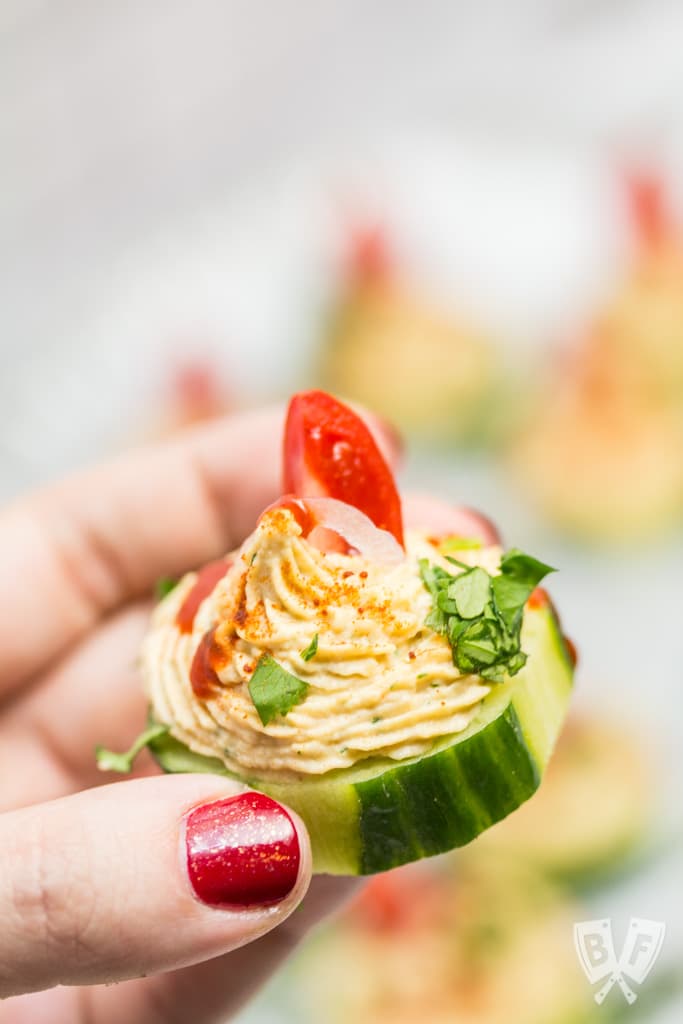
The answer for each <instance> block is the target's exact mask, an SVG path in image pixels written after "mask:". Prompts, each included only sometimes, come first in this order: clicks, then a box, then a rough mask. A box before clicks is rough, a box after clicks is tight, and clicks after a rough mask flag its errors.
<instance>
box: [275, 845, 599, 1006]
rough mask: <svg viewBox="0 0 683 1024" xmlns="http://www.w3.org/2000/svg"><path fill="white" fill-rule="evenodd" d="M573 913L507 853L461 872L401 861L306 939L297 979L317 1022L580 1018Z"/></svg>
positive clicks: (581, 988) (581, 985)
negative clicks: (396, 868)
mask: <svg viewBox="0 0 683 1024" xmlns="http://www.w3.org/2000/svg"><path fill="white" fill-rule="evenodd" d="M581 916H582V910H581V908H579V907H578V906H576V905H575V904H573V903H572V902H571V901H570V900H568V899H567V897H566V896H565V894H564V892H563V891H562V889H561V888H559V887H558V886H556V885H555V884H554V883H553V882H552V881H550V880H549V879H547V878H543V877H542V876H540V875H538V874H537V873H535V872H534V871H533V870H529V869H528V868H527V867H525V866H524V865H523V864H522V863H520V862H519V861H517V860H516V859H515V858H507V859H501V858H500V857H490V856H489V857H483V856H482V857H480V858H472V859H470V860H468V861H467V862H466V863H464V862H463V864H462V866H461V867H459V869H458V873H457V876H456V875H455V874H454V873H439V872H434V871H431V872H426V871H424V870H416V869H414V868H408V869H406V868H402V869H400V870H399V871H394V872H391V873H390V874H388V875H383V876H381V877H378V878H376V879H372V881H371V882H370V883H369V885H368V886H367V887H366V888H365V889H364V891H363V892H362V894H361V896H360V898H359V899H358V900H357V902H356V903H355V904H354V905H353V906H352V907H351V908H350V910H349V911H348V912H347V914H346V915H345V917H344V918H343V919H342V920H340V921H339V922H338V923H337V925H336V927H335V928H334V929H330V930H328V932H327V933H326V934H325V935H324V936H322V937H321V938H320V939H319V941H318V943H317V944H313V945H310V946H309V947H308V948H307V950H306V951H305V953H304V954H302V956H301V957H300V959H299V962H298V964H297V968H298V970H297V973H296V979H295V980H296V985H297V987H298V988H299V990H300V991H301V993H302V1000H303V1001H304V1002H305V1004H306V1011H307V1013H308V1014H310V1018H309V1019H310V1020H315V1021H317V1022H321V1024H322V1022H324V1024H337V1022H339V1024H341V1022H346V1021H349V1020H353V1021H355V1022H356V1024H425V1022H429V1024H579V1022H582V1024H583V1022H586V1024H588V1022H589V1021H592V1020H594V1019H596V1018H594V1016H593V1010H592V1007H591V1004H592V1005H593V1007H594V1004H593V1002H592V994H591V990H590V988H589V986H588V985H587V984H586V979H585V978H584V976H583V974H582V972H581V969H580V967H579V964H578V962H577V959H576V955H575V953H574V948H573V945H572V943H571V934H572V924H573V921H575V920H580V919H581ZM568 937H569V938H568ZM350 978H352V979H353V984H349V983H348V981H349V979H350ZM330 992H334V993H335V998H334V1000H332V999H330Z"/></svg>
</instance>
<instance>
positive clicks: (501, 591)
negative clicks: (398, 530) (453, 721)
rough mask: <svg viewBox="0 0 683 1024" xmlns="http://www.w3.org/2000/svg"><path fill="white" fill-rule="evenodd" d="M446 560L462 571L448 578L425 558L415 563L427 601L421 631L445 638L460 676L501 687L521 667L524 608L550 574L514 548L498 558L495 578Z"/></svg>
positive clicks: (451, 558)
mask: <svg viewBox="0 0 683 1024" xmlns="http://www.w3.org/2000/svg"><path fill="white" fill-rule="evenodd" d="M446 557H447V559H448V561H449V562H451V563H452V564H453V565H455V566H456V567H457V568H459V569H461V570H462V571H461V572H460V573H458V574H457V575H452V574H451V573H449V572H447V571H446V570H445V569H443V568H442V567H441V566H439V565H434V564H432V563H430V562H429V560H428V559H426V558H421V559H420V561H419V566H420V575H421V577H422V582H423V583H424V585H425V587H426V588H427V590H428V591H429V593H430V594H431V597H432V609H431V611H430V613H429V615H428V616H427V619H426V620H425V625H426V626H428V627H429V628H430V629H433V630H434V632H436V633H441V634H442V635H443V636H445V637H447V639H448V642H449V643H450V645H451V649H452V651H453V664H454V665H455V666H456V667H457V668H458V669H459V670H460V671H461V672H467V673H472V674H475V675H479V676H481V678H482V679H486V680H487V681H488V682H493V683H501V682H503V680H504V679H505V678H506V677H507V676H514V675H516V674H517V673H518V672H519V671H520V669H522V668H523V667H524V665H525V664H526V659H527V656H526V654H525V652H524V651H523V650H522V648H521V629H522V619H523V615H524V606H525V604H526V602H527V600H528V599H529V597H530V595H531V593H532V591H533V590H534V589H535V588H536V587H537V586H538V584H539V583H540V581H541V580H542V579H543V578H544V577H545V576H547V575H548V573H551V572H555V570H554V569H553V568H552V567H551V566H549V565H546V564H545V562H541V561H539V560H538V559H537V558H533V557H532V556H531V555H526V554H525V553H524V552H523V551H520V550H519V548H511V549H510V550H509V551H507V552H506V553H505V554H504V555H503V557H502V558H501V562H500V573H499V575H497V576H491V575H490V574H489V573H488V572H487V571H486V570H485V569H483V568H482V567H481V566H477V565H475V566H470V565H467V564H466V563H465V562H460V561H458V559H456V558H453V557H452V556H449V555H447V556H446Z"/></svg>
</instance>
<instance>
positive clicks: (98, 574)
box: [0, 407, 391, 695]
mask: <svg viewBox="0 0 683 1024" xmlns="http://www.w3.org/2000/svg"><path fill="white" fill-rule="evenodd" d="M283 423H284V409H283V408H281V407H276V408H270V409H265V410H260V411H257V412H250V413H244V414H241V415H238V416H233V417H230V418H228V419H223V420H219V421H216V422H213V423H211V424H208V425H203V426H200V427H195V428H193V429H191V430H188V431H186V432H185V433H184V434H182V435H178V437H177V438H174V439H173V440H171V441H167V442H165V443H162V444H157V445H154V446H149V447H147V448H144V449H139V450H137V451H134V452H132V453H128V454H126V455H124V456H121V457H119V458H118V459H115V460H114V461H112V462H110V463H108V464H105V465H103V466H101V467H98V468H96V469H93V470H89V471H87V472H84V473H80V474H78V475H76V476H74V477H72V478H70V479H68V480H66V481H65V482H62V483H59V484H57V485H54V486H51V487H48V488H46V489H45V490H43V491H40V492H38V493H36V494H34V495H30V496H28V497H27V498H25V499H22V500H19V501H17V502H15V503H14V504H13V505H11V506H10V507H8V508H7V509H6V510H5V511H4V512H3V513H2V515H0V593H1V594H2V595H3V605H4V607H3V614H2V642H1V643H0V695H2V694H3V692H7V691H8V690H9V689H10V688H11V687H12V686H15V685H17V684H18V683H21V682H22V681H23V680H25V679H27V678H28V677H30V676H31V675H32V674H34V673H35V672H37V671H38V670H39V669H40V668H41V667H43V666H44V665H46V664H49V663H50V662H51V661H52V660H53V659H55V658H57V657H59V655H60V654H61V653H62V652H63V651H64V650H65V649H66V648H67V647H69V646H70V645H72V644H73V643H74V642H75V641H77V640H78V639H79V638H80V637H81V636H82V635H83V634H84V633H85V632H86V631H87V630H88V629H90V628H92V626H93V625H94V624H95V623H96V622H97V621H98V620H99V619H100V618H101V617H102V616H103V615H105V614H107V613H108V612H110V611H112V610H114V609H115V608H117V607H118V606H120V605H121V604H122V603H124V602H126V601H128V600H130V599H132V598H135V597H137V596H140V595H141V594H145V593H148V592H149V590H150V589H151V588H152V586H153V585H154V582H155V581H156V580H157V579H158V578H159V576H161V575H167V574H168V575H176V574H179V573H182V572H184V571H187V570H188V569H191V568H194V567H196V566H198V565H201V564H202V563H203V562H206V561H209V560H210V559H213V558H216V557H218V556H220V555H222V554H224V553H225V552H226V551H228V550H230V548H232V547H235V546H236V545H237V544H238V543H239V542H240V541H241V540H242V539H243V538H244V536H246V534H247V533H248V532H249V531H250V530H251V529H252V528H253V525H254V521H255V518H256V516H257V515H258V514H259V513H260V512H261V511H262V510H263V508H264V507H265V506H266V505H267V504H269V503H270V502H271V501H273V500H274V499H275V498H276V497H277V496H278V494H279V493H280V475H281V438H282V430H283ZM371 426H372V427H373V429H374V430H375V431H376V432H379V433H381V428H380V427H379V426H378V423H377V422H374V423H371ZM378 440H380V439H379V438H378ZM382 443H383V446H384V448H385V451H386V450H387V444H389V445H390V444H391V438H389V439H387V437H384V438H382Z"/></svg>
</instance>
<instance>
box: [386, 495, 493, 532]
mask: <svg viewBox="0 0 683 1024" xmlns="http://www.w3.org/2000/svg"><path fill="white" fill-rule="evenodd" d="M403 519H404V522H405V525H406V526H407V527H412V528H413V529H416V530H419V529H422V530H429V531H431V532H433V533H434V534H435V535H436V536H437V537H446V536H448V535H454V536H459V537H468V538H472V539H475V540H480V541H482V543H484V544H499V543H500V534H499V533H498V530H497V528H496V527H495V526H494V524H493V523H492V522H491V520H490V519H488V518H487V517H486V516H485V515H483V514H482V513H481V512H477V511H476V509H472V508H467V507H466V506H465V505H455V504H453V503H451V502H448V501H444V500H443V499H441V498H435V497H433V495H431V494H420V493H414V492H411V493H409V494H406V495H405V496H404V498H403Z"/></svg>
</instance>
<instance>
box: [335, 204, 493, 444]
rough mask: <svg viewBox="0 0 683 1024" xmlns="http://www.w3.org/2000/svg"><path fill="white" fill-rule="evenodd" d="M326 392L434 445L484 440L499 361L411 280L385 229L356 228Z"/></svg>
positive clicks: (481, 337) (472, 330)
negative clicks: (329, 391)
mask: <svg viewBox="0 0 683 1024" xmlns="http://www.w3.org/2000/svg"><path fill="white" fill-rule="evenodd" d="M321 380H322V383H323V386H324V387H328V388H329V389H331V390H334V391H336V392H339V393H341V394H343V395H345V396H346V397H347V398H351V399H355V400H356V401H358V402H362V403H363V404H364V405H367V406H368V407H369V408H371V409H374V410H375V411H377V412H379V413H381V414H382V415H384V416H386V417H390V418H391V419H392V420H393V421H394V422H396V423H397V425H398V426H399V427H401V428H402V429H403V430H404V431H406V432H408V433H413V434H416V435H421V436H423V437H426V438H429V439H432V440H434V439H436V440H448V439H454V440H467V441H481V440H483V439H485V438H486V437H487V436H488V435H490V433H491V432H492V431H493V429H494V426H495V424H496V423H497V419H498V417H497V416H496V417H493V416H491V403H490V401H489V400H490V399H491V397H492V394H493V393H494V392H495V391H496V390H497V385H498V364H497V359H496V355H495V352H494V349H493V346H492V344H491V341H490V339H489V338H488V337H487V336H486V334H485V333H484V332H483V331H480V330H478V329H477V328H476V327H475V326H473V325H472V324H471V323H469V322H468V321H467V320H466V319H465V318H460V317H458V316H457V315H456V314H454V313H453V312H451V311H445V310H441V309H439V308H438V307H437V306H436V304H432V303H431V302H430V301H429V300H428V299H426V298H424V297H423V296H421V295H420V294H418V293H417V292H416V291H415V290H414V289H413V288H412V287H411V286H410V285H409V283H408V282H406V281H405V280H404V277H403V275H402V272H401V269H400V267H399V266H398V261H397V259H396V256H395V254H394V252H393V251H392V247H391V242H390V240H389V239H388V238H387V234H386V232H385V231H384V230H383V229H382V228H381V227H380V226H378V225H376V224H367V225H364V226H360V227H357V228H356V229H355V230H352V231H351V232H350V235H349V242H348V255H347V259H346V263H345V268H344V273H343V279H342V281H341V282H340V286H339V294H338V296H337V298H336V300H335V302H334V304H333V308H332V310H331V312H330V316H329V322H328V327H327V335H326V337H325V338H324V339H323V351H322V362H321Z"/></svg>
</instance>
